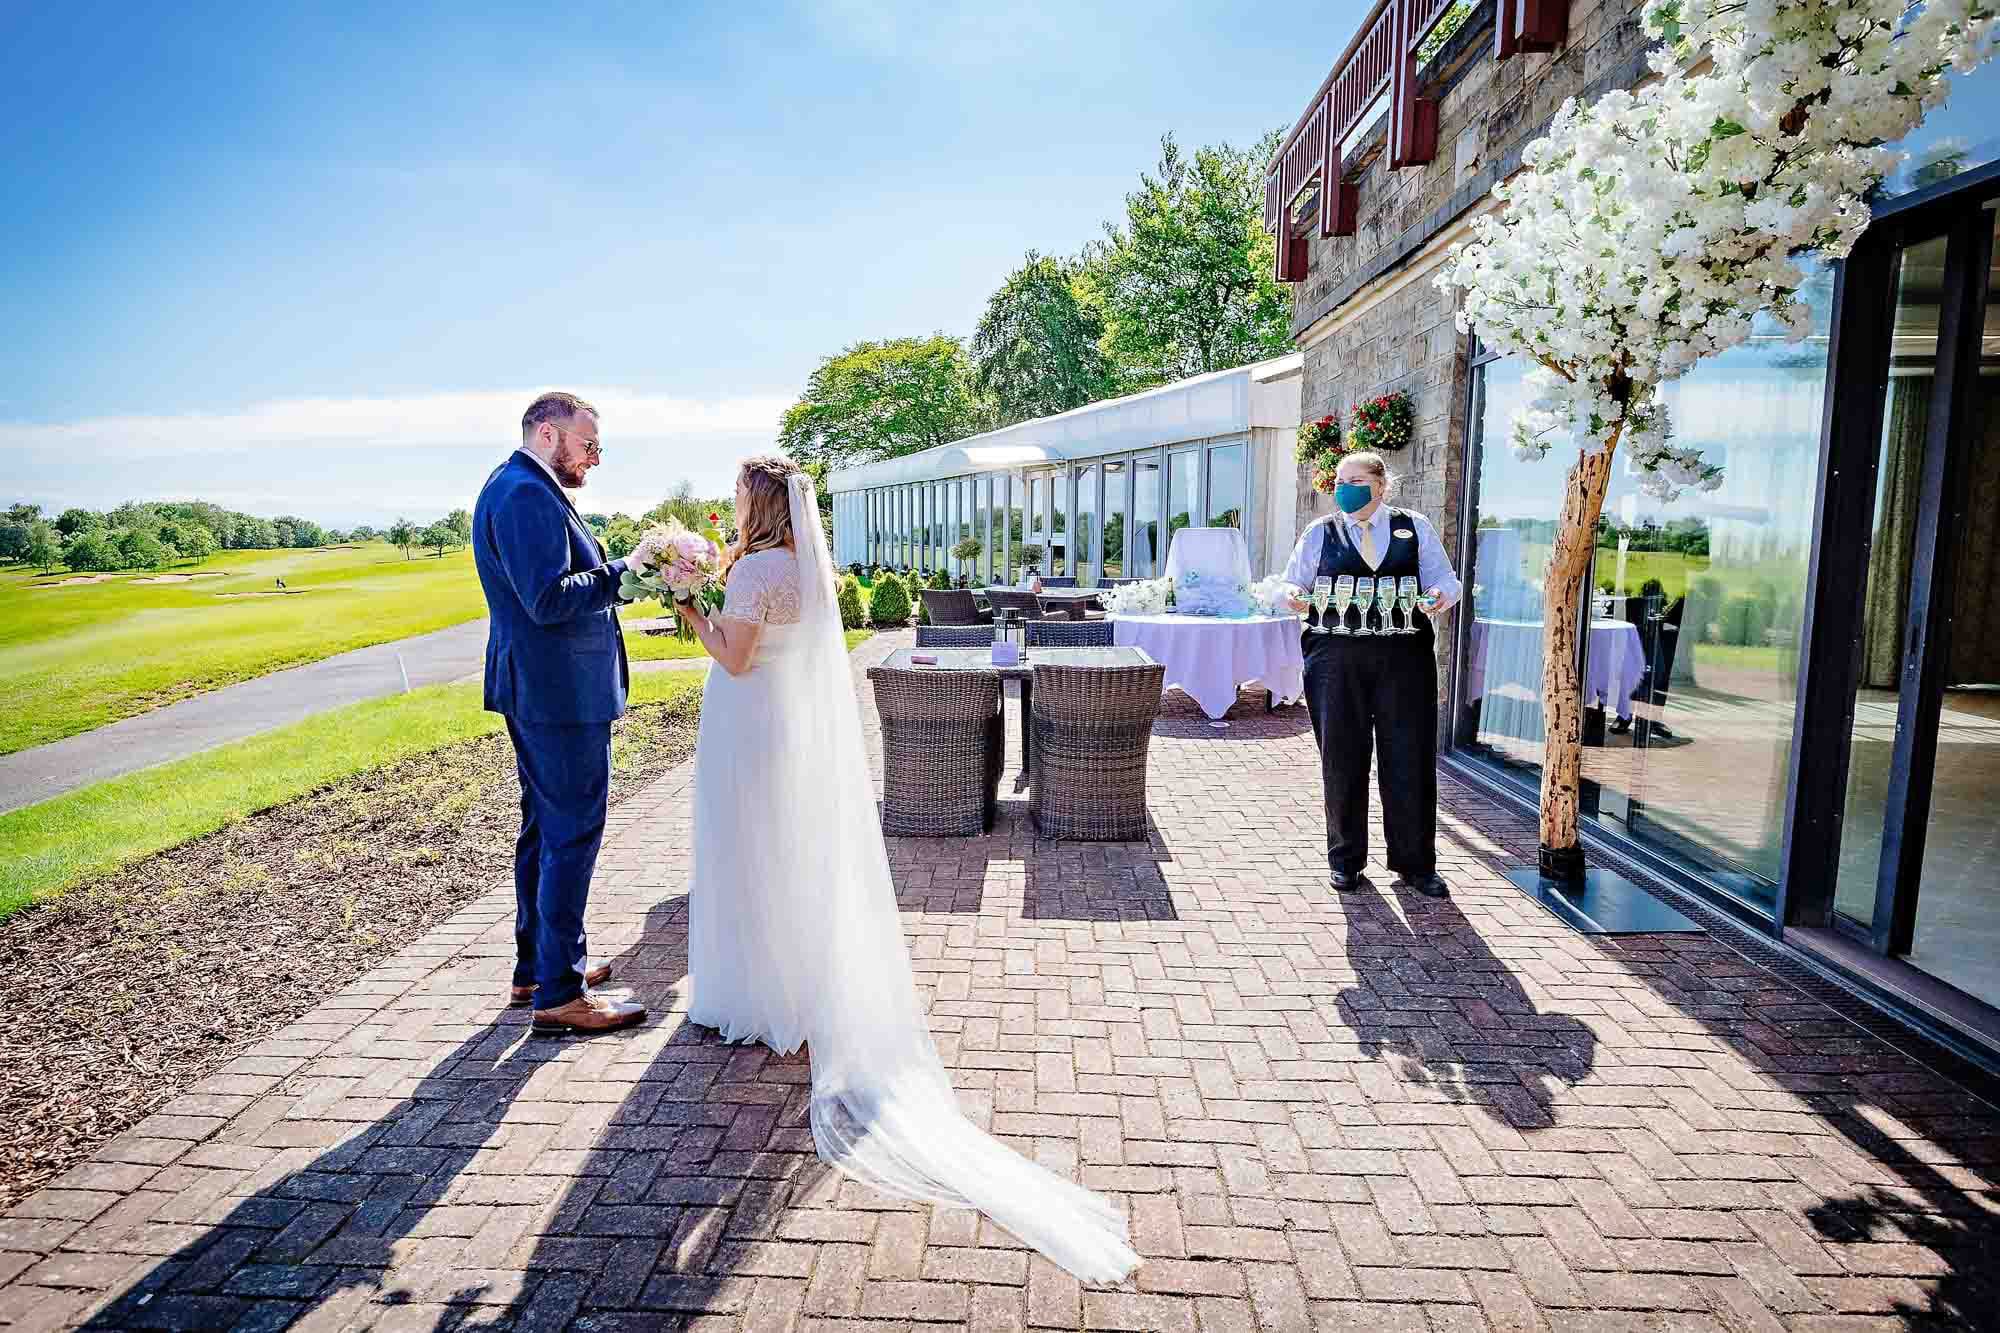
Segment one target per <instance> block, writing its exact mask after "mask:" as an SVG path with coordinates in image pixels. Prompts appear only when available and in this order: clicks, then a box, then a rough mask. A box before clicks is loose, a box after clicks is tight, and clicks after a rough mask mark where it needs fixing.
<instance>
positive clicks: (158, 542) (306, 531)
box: [0, 500, 472, 574]
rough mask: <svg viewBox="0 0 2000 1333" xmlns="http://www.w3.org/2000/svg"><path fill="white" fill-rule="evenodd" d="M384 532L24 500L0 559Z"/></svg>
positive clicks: (232, 514) (238, 545)
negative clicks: (51, 509)
mask: <svg viewBox="0 0 2000 1333" xmlns="http://www.w3.org/2000/svg"><path fill="white" fill-rule="evenodd" d="M461 516H462V517H461ZM454 520H458V521H457V522H456V523H455V524H454ZM439 522H440V523H442V524H445V525H447V526H448V527H449V530H450V531H451V533H452V534H454V535H453V538H452V540H451V542H450V544H451V545H462V544H464V543H465V542H466V541H469V540H471V537H472V517H471V515H470V514H466V513H465V511H463V510H460V511H458V512H457V513H456V514H454V515H452V516H451V517H449V518H446V519H441V520H439ZM460 534H462V535H460ZM386 536H388V534H387V533H383V532H379V531H377V530H376V529H375V528H373V527H370V526H369V525H368V524H365V523H364V524H361V525H359V526H357V527H352V528H344V529H343V528H329V527H324V526H322V525H320V524H318V523H315V522H313V521H312V520H311V519H309V518H300V517H298V516H297V515H295V514H285V515H281V516H280V517H278V518H259V517H258V516H257V515H255V514H243V513H238V512H237V511H235V510H233V509H225V508H223V507H222V506H221V505H218V504H212V503H210V502H209V501H207V500H144V501H141V500H131V501H127V502H126V503H124V504H122V505H119V506H118V507H117V508H116V509H110V510H103V511H99V510H95V509H81V508H70V509H65V510H63V511H62V512H61V513H60V514H57V515H55V516H54V517H50V516H49V515H47V514H45V513H43V511H42V507H41V506H40V505H37V504H26V503H23V504H16V505H14V506H12V507H11V508H9V509H8V510H7V511H6V514H5V515H4V516H0V562H5V563H12V564H27V565H32V566H34V567H35V568H36V569H38V570H40V571H41V572H42V573H44V574H46V573H48V572H50V571H51V570H54V569H59V568H62V569H72V570H76V571H79V572H83V573H112V572H116V571H119V570H128V569H164V568H166V567H168V566H170V565H180V564H200V563H202V562H203V561H205V560H207V559H208V558H209V557H210V556H212V555H214V554H215V553H216V552H217V551H271V550H284V549H287V548H311V547H316V546H334V545H338V544H340V543H343V542H366V541H377V540H380V539H382V538H384V537H386ZM425 544H426V543H424V542H423V541H422V540H420V539H418V538H412V540H411V541H410V542H408V543H404V547H405V554H408V552H409V549H410V548H411V547H413V546H420V545H425Z"/></svg>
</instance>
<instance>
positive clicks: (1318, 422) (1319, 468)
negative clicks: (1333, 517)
mask: <svg viewBox="0 0 2000 1333" xmlns="http://www.w3.org/2000/svg"><path fill="white" fill-rule="evenodd" d="M1350 452H1352V450H1351V449H1350V448H1349V447H1348V446H1346V445H1344V444H1342V443H1341V439H1340V418H1339V417H1338V416H1336V415H1334V414H1333V413H1331V412H1329V413H1327V414H1326V415H1325V416H1323V417H1315V418H1314V419H1313V420H1311V421H1305V422H1301V423H1300V424H1299V445H1298V449H1297V451H1296V453H1295V457H1297V459H1298V461H1299V466H1301V467H1303V468H1306V469H1307V470H1308V471H1310V472H1311V473H1312V485H1313V489H1314V490H1316V491H1319V492H1321V493H1323V494H1326V495H1331V494H1333V474H1334V470H1335V469H1336V468H1338V467H1339V466H1340V460H1341V459H1343V458H1345V457H1346V456H1347V455H1348V454H1349V453H1350Z"/></svg>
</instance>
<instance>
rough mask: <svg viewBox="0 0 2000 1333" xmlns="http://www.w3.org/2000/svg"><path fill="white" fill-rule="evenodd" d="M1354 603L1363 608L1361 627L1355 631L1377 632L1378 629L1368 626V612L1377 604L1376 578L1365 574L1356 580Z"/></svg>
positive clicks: (1362, 632)
mask: <svg viewBox="0 0 2000 1333" xmlns="http://www.w3.org/2000/svg"><path fill="white" fill-rule="evenodd" d="M1354 604H1355V605H1356V606H1358V607H1360V608H1361V628H1360V629H1357V630H1355V631H1354V632H1355V633H1356V634H1374V633H1376V632H1377V631H1375V630H1372V629H1369V628H1368V613H1369V611H1370V609H1371V608H1373V607H1374V605H1375V580H1374V579H1372V578H1370V577H1367V576H1366V575H1364V576H1362V577H1361V578H1358V579H1356V580H1355V581H1354Z"/></svg>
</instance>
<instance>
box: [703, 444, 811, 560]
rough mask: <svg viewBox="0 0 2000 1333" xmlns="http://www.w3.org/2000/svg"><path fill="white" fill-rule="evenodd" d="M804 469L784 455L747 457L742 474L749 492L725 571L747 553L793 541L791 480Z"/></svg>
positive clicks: (771, 548) (737, 523)
mask: <svg viewBox="0 0 2000 1333" xmlns="http://www.w3.org/2000/svg"><path fill="white" fill-rule="evenodd" d="M803 470H804V469H802V468H801V467H800V466H799V465H798V464H797V463H794V462H793V461H792V460H791V459H789V458H786V457H785V456H784V455H783V454H758V455H757V456H756V457H754V458H746V459H744V460H743V470H742V473H741V476H742V479H743V484H744V489H745V490H746V491H748V492H749V495H748V499H747V501H746V503H745V504H744V506H743V510H742V512H741V513H739V514H737V515H736V544H735V545H734V546H732V547H730V548H729V558H728V560H727V561H725V562H724V564H723V567H722V568H723V572H724V573H727V572H728V571H729V567H730V566H731V565H734V564H735V563H736V562H737V561H738V560H741V559H742V558H743V557H744V556H746V555H752V554H755V553H756V552H758V551H775V550H778V549H780V548H782V547H786V546H789V545H791V544H792V496H791V482H792V478H793V477H796V476H798V475H799V473H800V472H802V471H803Z"/></svg>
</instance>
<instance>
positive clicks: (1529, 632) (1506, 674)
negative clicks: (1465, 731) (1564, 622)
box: [1465, 620, 1646, 719]
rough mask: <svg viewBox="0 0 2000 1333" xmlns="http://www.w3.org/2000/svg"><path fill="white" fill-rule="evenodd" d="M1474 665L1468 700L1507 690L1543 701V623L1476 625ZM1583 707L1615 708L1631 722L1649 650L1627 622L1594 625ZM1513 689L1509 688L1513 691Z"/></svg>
mask: <svg viewBox="0 0 2000 1333" xmlns="http://www.w3.org/2000/svg"><path fill="white" fill-rule="evenodd" d="M1471 632H1472V644H1471V654H1470V660H1469V661H1468V662H1467V663H1466V668H1467V669H1466V682H1465V685H1466V688H1465V697H1466V698H1467V699H1479V698H1484V697H1485V696H1486V695H1488V694H1496V693H1500V692H1502V691H1503V690H1504V691H1505V692H1506V693H1507V694H1508V695H1510V696H1512V697H1515V698H1523V697H1525V698H1531V699H1533V700H1535V701H1536V702H1538V703H1539V702H1540V700H1541V697H1542V622H1541V621H1539V620H1474V621H1473V622H1472V627H1471ZM1585 661H1586V663H1587V673H1586V675H1585V678H1584V686H1583V703H1584V706H1585V707H1586V708H1588V707H1592V706H1596V705H1600V704H1601V705H1608V706H1613V707H1615V708H1616V709H1617V711H1618V716H1619V717H1621V718H1628V719H1629V718H1630V717H1631V716H1632V691H1634V690H1636V689H1638V688H1639V681H1640V679H1641V678H1642V677H1643V676H1644V675H1645V674H1646V647H1645V643H1644V642H1643V641H1642V640H1641V639H1640V637H1639V627H1638V626H1637V625H1634V624H1632V623H1631V622H1629V621H1624V620H1593V621H1591V622H1590V648H1589V651H1588V652H1587V653H1586V654H1585ZM1509 687H1511V688H1509Z"/></svg>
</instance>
